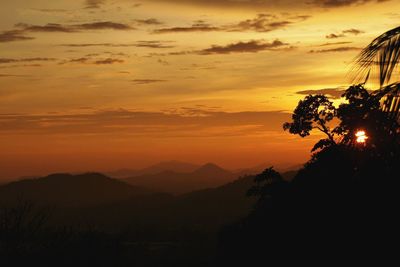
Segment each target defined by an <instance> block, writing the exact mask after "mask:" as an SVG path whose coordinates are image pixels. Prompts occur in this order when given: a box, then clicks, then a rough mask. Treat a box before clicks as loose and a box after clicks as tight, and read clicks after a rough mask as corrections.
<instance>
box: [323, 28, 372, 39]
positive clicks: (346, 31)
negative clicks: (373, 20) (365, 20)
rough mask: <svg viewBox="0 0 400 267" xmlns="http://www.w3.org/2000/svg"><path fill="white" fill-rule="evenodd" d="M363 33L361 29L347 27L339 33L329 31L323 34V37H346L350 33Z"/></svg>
mask: <svg viewBox="0 0 400 267" xmlns="http://www.w3.org/2000/svg"><path fill="white" fill-rule="evenodd" d="M362 33H365V32H364V31H362V30H359V29H348V30H343V31H342V32H341V33H331V34H328V35H326V36H325V38H327V39H337V38H342V37H346V36H347V35H349V34H352V35H359V34H362Z"/></svg>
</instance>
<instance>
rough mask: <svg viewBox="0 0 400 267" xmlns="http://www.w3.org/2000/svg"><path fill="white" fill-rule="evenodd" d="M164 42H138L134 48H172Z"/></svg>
mask: <svg viewBox="0 0 400 267" xmlns="http://www.w3.org/2000/svg"><path fill="white" fill-rule="evenodd" d="M166 43H169V42H165V41H138V42H136V44H135V46H136V47H147V48H174V46H172V45H168V44H166Z"/></svg>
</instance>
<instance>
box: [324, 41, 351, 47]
mask: <svg viewBox="0 0 400 267" xmlns="http://www.w3.org/2000/svg"><path fill="white" fill-rule="evenodd" d="M351 43H353V42H333V43H324V44H321V45H318V46H320V47H322V46H332V45H344V44H351Z"/></svg>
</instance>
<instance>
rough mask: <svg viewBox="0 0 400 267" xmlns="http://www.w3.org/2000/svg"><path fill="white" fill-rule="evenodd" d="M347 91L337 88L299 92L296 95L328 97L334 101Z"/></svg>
mask: <svg viewBox="0 0 400 267" xmlns="http://www.w3.org/2000/svg"><path fill="white" fill-rule="evenodd" d="M344 91H345V87H336V88H324V89H316V90H303V91H298V92H296V94H299V95H326V96H328V97H330V98H332V99H339V98H341V97H342V95H343V93H344Z"/></svg>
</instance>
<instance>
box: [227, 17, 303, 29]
mask: <svg viewBox="0 0 400 267" xmlns="http://www.w3.org/2000/svg"><path fill="white" fill-rule="evenodd" d="M309 17H310V16H307V15H301V16H290V15H289V16H288V17H287V18H286V17H285V18H277V16H276V15H271V14H258V15H257V16H256V17H255V18H253V19H247V20H244V21H241V22H239V23H237V24H234V25H229V26H225V27H224V28H225V29H226V30H228V31H256V32H270V31H274V30H278V29H282V28H285V27H287V26H289V25H292V24H294V23H297V22H300V21H304V20H306V19H308V18H309Z"/></svg>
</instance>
